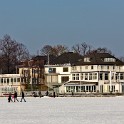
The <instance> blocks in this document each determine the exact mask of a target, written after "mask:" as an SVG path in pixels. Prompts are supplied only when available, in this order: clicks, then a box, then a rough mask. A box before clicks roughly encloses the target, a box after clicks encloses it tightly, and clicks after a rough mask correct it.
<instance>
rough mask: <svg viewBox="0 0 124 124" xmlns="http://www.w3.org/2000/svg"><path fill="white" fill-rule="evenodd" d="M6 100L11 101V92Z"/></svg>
mask: <svg viewBox="0 0 124 124" xmlns="http://www.w3.org/2000/svg"><path fill="white" fill-rule="evenodd" d="M8 102H13V101H12V95H11V93H9V96H8Z"/></svg>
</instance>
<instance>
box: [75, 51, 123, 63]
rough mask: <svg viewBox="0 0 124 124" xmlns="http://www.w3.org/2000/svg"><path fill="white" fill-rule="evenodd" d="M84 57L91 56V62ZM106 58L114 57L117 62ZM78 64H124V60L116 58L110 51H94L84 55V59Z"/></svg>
mask: <svg viewBox="0 0 124 124" xmlns="http://www.w3.org/2000/svg"><path fill="white" fill-rule="evenodd" d="M84 58H90V62H85V61H84ZM104 58H114V59H115V60H116V61H115V62H104ZM76 65H124V62H122V61H121V60H119V59H118V58H115V57H114V56H112V55H111V54H109V53H97V52H93V53H90V54H87V55H85V56H83V59H82V60H81V61H79V62H77V63H76Z"/></svg>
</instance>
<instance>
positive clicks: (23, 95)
mask: <svg viewBox="0 0 124 124" xmlns="http://www.w3.org/2000/svg"><path fill="white" fill-rule="evenodd" d="M24 97H25V94H24V92H23V91H22V98H21V101H20V102H22V99H23V100H24V102H26V100H25V98H24Z"/></svg>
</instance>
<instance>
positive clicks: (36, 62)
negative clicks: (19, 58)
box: [18, 55, 56, 67]
mask: <svg viewBox="0 0 124 124" xmlns="http://www.w3.org/2000/svg"><path fill="white" fill-rule="evenodd" d="M55 58H56V57H55V56H53V55H49V63H50V64H53V62H54V59H55ZM47 63H48V56H35V57H33V58H32V59H31V60H27V61H23V62H21V63H20V64H19V65H18V67H29V66H32V67H36V66H39V67H43V66H44V65H45V64H47Z"/></svg>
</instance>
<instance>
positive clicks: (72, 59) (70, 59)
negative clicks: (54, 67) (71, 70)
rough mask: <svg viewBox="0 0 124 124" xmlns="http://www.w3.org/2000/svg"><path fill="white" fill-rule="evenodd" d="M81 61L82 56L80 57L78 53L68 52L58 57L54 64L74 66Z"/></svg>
mask: <svg viewBox="0 0 124 124" xmlns="http://www.w3.org/2000/svg"><path fill="white" fill-rule="evenodd" d="M80 59H82V56H81V55H79V54H78V53H73V52H66V53H63V54H61V55H60V56H58V57H57V58H56V59H55V61H54V64H67V63H70V64H74V63H76V62H77V61H79V60H80Z"/></svg>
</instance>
